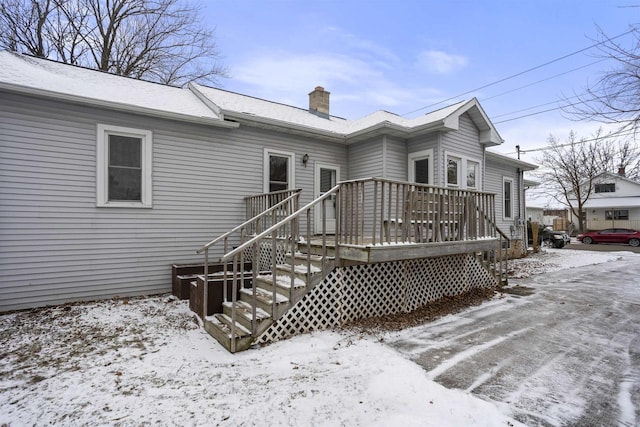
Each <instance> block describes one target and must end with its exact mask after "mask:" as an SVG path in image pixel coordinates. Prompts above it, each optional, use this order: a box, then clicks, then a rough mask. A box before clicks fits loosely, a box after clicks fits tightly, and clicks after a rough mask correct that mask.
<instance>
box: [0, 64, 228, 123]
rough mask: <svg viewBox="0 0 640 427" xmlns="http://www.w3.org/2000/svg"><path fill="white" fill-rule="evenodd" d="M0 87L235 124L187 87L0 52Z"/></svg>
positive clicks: (109, 105)
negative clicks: (225, 118)
mask: <svg viewBox="0 0 640 427" xmlns="http://www.w3.org/2000/svg"><path fill="white" fill-rule="evenodd" d="M0 88H2V89H7V90H11V91H16V92H21V93H27V94H32V95H41V96H46V97H51V98H57V99H65V100H68V101H76V102H82V103H89V104H93V105H98V106H103V107H109V108H117V109H119V110H127V111H135V112H138V113H142V114H150V115H154V116H163V117H173V118H176V119H181V120H186V121H194V122H200V123H207V124H214V125H216V124H217V125H223V126H229V125H231V126H237V124H228V123H224V122H223V121H222V119H221V118H220V117H219V116H218V115H217V114H216V113H215V112H214V111H213V110H211V109H210V108H209V107H208V106H207V105H206V104H204V103H203V102H201V101H200V100H199V99H198V97H197V96H196V95H194V94H193V93H192V92H191V91H190V90H188V89H181V88H177V87H173V86H168V85H163V84H157V83H151V82H146V81H142V80H137V79H132V78H127V77H122V76H116V75H113V74H109V73H104V72H101V71H96V70H91V69H88V68H83V67H76V66H72V65H68V64H62V63H59V62H55V61H50V60H47V59H41V58H34V57H31V56H27V55H20V54H17V53H13V52H9V51H0Z"/></svg>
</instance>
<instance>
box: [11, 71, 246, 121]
mask: <svg viewBox="0 0 640 427" xmlns="http://www.w3.org/2000/svg"><path fill="white" fill-rule="evenodd" d="M0 90H6V91H10V92H15V93H19V94H24V95H35V96H42V97H46V98H50V99H58V100H61V101H69V102H74V103H81V104H87V105H92V106H96V107H103V108H109V109H115V110H119V111H128V112H131V113H137V114H142V115H147V116H153V117H162V118H167V119H172V120H178V121H182V122H190V123H198V124H203V125H208V126H215V127H222V128H227V129H234V128H237V127H239V126H240V125H239V124H238V123H234V122H227V121H224V120H221V119H215V118H211V117H203V116H190V115H187V114H178V113H171V112H168V111H162V110H157V109H154V108H145V107H138V106H135V105H130V104H125V103H121V102H110V101H101V100H97V99H93V98H87V97H84V96H77V95H67V94H64V93H59V92H54V91H50V90H45V89H35V88H31V87H28V86H22V85H13V84H6V83H2V82H0Z"/></svg>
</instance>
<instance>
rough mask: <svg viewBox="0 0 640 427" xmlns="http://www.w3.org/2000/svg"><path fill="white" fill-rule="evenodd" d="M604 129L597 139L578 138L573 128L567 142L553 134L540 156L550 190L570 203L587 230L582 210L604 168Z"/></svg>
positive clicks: (542, 175) (564, 203) (580, 222)
mask: <svg viewBox="0 0 640 427" xmlns="http://www.w3.org/2000/svg"><path fill="white" fill-rule="evenodd" d="M600 133H601V132H600V131H598V134H597V135H596V137H595V138H594V139H593V140H589V141H587V140H585V139H584V138H583V139H580V140H579V139H578V137H577V135H576V134H575V132H573V131H571V132H570V133H569V137H568V139H567V142H566V143H560V141H558V139H557V138H555V137H554V136H553V135H551V136H549V140H548V143H549V146H548V149H547V150H545V151H544V152H543V154H542V158H541V159H539V162H540V165H541V172H540V175H541V178H542V180H543V182H544V184H545V189H546V192H547V194H548V195H549V196H551V197H552V198H553V199H555V200H556V201H557V202H559V203H561V204H563V205H565V206H568V207H569V209H570V210H571V212H572V214H573V217H574V218H578V226H579V228H580V230H584V229H585V228H584V220H583V218H582V215H581V212H582V211H583V206H584V204H585V203H586V201H587V200H589V197H590V196H591V191H592V189H593V180H594V178H595V177H596V176H597V175H598V174H599V173H600V172H602V165H601V163H600V161H601V159H602V158H603V153H602V151H603V150H602V146H603V145H604V144H602V140H601V139H600Z"/></svg>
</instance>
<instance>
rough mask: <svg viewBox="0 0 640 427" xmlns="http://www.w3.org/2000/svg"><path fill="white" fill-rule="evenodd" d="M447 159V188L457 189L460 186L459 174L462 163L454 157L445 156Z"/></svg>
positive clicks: (458, 158)
mask: <svg viewBox="0 0 640 427" xmlns="http://www.w3.org/2000/svg"><path fill="white" fill-rule="evenodd" d="M446 158H447V164H446V166H447V169H446V171H447V175H446V178H447V186H448V187H459V186H460V181H461V179H460V172H461V170H462V168H461V167H460V166H461V163H462V159H461V158H460V157H456V156H451V155H448V154H447V156H446Z"/></svg>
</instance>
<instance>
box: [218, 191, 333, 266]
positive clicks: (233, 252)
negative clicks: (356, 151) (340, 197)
mask: <svg viewBox="0 0 640 427" xmlns="http://www.w3.org/2000/svg"><path fill="white" fill-rule="evenodd" d="M340 186H341V183H338V184H337V185H335V186H334V187H333V188H331V189H330V190H328V191H327V192H325V193H324V194H323V195H321V196H319V197H317V198H315V199H314V200H312V201H311V202H309V203H307V204H306V205H305V206H303V207H301V208H300V209H298V210H297V211H295V212H294V213H292V214H290V215H288V216H287V217H286V218H283V219H282V220H280V221H279V222H277V223H275V224H274V225H272V226H271V227H269V228H267V229H266V230H264V231H263V232H262V233H260V234H257V235H255V236H252V237H251V239H249V240H247V241H246V242H244V243H242V244H241V245H239V246H238V247H236V248H234V249H232V250H231V252H227V253H226V254H224V255H223V256H222V257H221V258H220V262H226V261H229V260H230V259H231V258H233V256H234V255H237V254H238V253H240V252H242V251H244V250H245V249H246V248H248V247H249V246H251V245H252V244H254V243H255V242H256V241H257V240H262V239H264V238H265V237H266V236H268V235H270V234H271V233H272V232H273V231H275V230H278V229H279V228H281V227H283V226H284V225H286V224H287V223H288V222H291V221H292V220H293V219H295V218H298V217H299V216H300V215H302V214H303V213H304V212H306V211H308V210H309V209H311V208H312V207H314V206H315V205H317V204H319V203H320V202H322V201H323V200H325V199H327V198H329V197H330V196H331V195H333V194H335V193H336V192H337V191H338V190H339V189H340ZM336 235H337V233H336ZM295 237H296V238H297V237H298V236H295ZM336 243H337V242H336Z"/></svg>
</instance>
